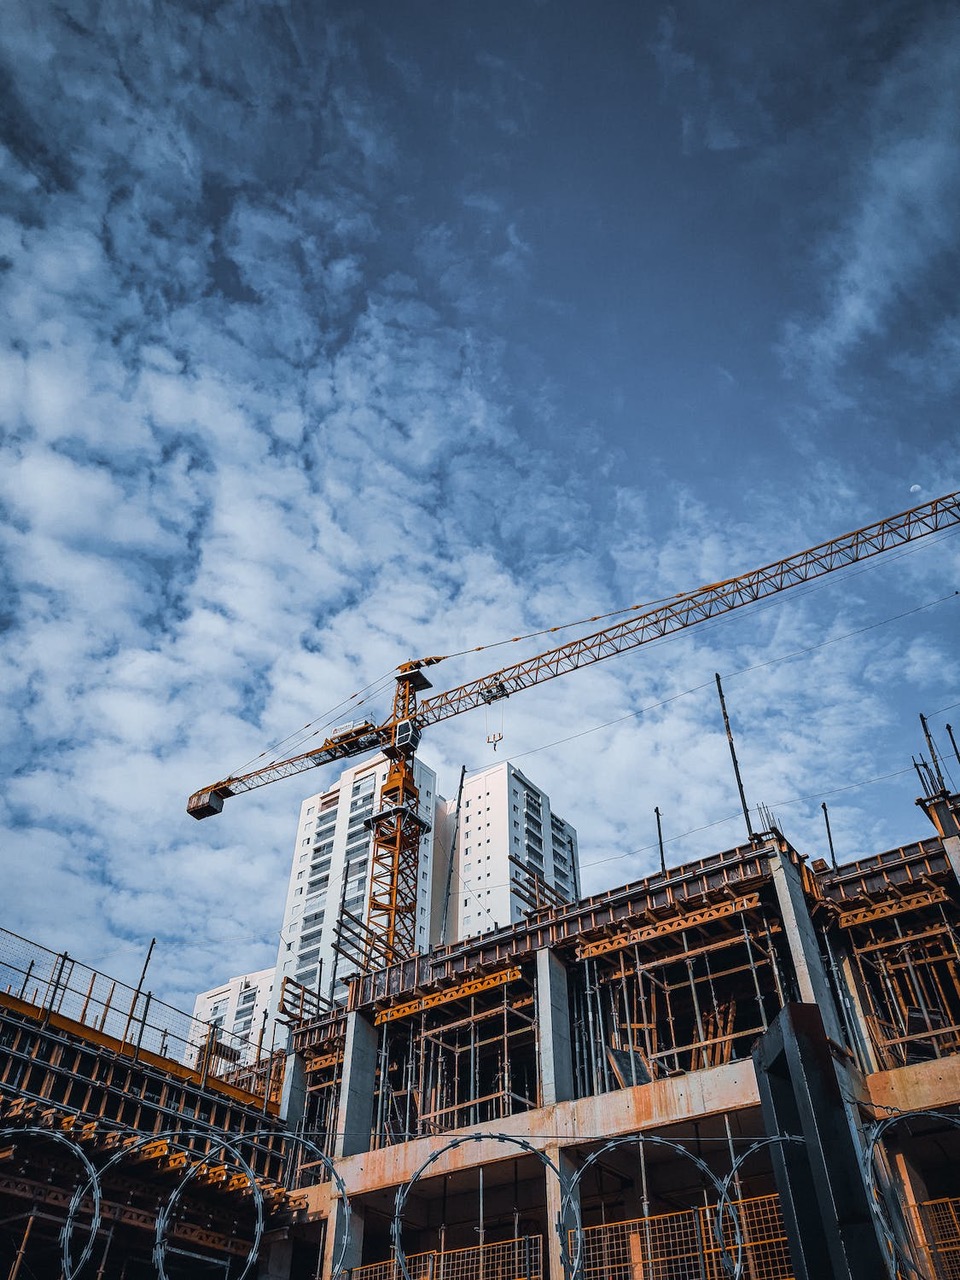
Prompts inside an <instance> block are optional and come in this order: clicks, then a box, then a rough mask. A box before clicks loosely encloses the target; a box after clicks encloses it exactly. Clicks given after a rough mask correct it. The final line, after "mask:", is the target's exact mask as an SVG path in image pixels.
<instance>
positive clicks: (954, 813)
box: [917, 795, 960, 880]
mask: <svg viewBox="0 0 960 1280" xmlns="http://www.w3.org/2000/svg"><path fill="white" fill-rule="evenodd" d="M917 804H918V805H919V806H920V808H921V809H922V810H923V811H924V813H925V814H926V815H927V817H928V818H929V819H930V821H931V822H932V823H933V825H934V826H935V827H936V829H937V833H938V835H939V836H940V839H941V840H942V841H943V849H944V852H945V853H946V855H947V859H948V861H949V863H950V866H951V867H952V868H953V874H954V875H955V876H956V877H957V879H958V880H960V796H946V795H940V796H934V798H933V799H932V800H918V801H917Z"/></svg>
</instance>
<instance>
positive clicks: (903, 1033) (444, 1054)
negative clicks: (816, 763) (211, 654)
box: [0, 494, 960, 1280]
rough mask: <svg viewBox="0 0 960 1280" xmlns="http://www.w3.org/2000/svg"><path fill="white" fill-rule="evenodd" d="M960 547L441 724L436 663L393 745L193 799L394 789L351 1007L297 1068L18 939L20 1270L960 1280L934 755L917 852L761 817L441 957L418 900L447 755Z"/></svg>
mask: <svg viewBox="0 0 960 1280" xmlns="http://www.w3.org/2000/svg"><path fill="white" fill-rule="evenodd" d="M958 522H960V498H958V495H956V494H954V495H950V496H949V497H947V498H944V499H938V500H937V501H936V502H935V503H932V504H926V505H925V506H924V507H923V508H916V509H914V510H913V511H911V512H907V513H903V515H901V516H898V517H894V518H892V519H891V520H888V521H884V522H881V523H880V524H878V525H875V526H870V527H869V528H868V529H866V530H858V531H857V532H856V533H854V534H849V535H844V537H843V538H842V539H835V540H834V541H833V542H831V543H829V544H821V546H819V547H816V548H813V549H812V550H811V551H809V552H804V553H801V555H799V556H795V557H792V558H791V559H790V560H789V561H780V562H777V564H775V565H771V566H767V567H766V568H765V569H764V570H759V571H757V572H756V573H755V574H752V575H746V576H745V577H742V578H738V579H731V580H729V581H727V582H724V583H719V584H713V585H712V586H710V587H707V588H702V589H700V591H698V592H691V593H689V594H687V595H685V596H682V597H676V598H675V599H673V600H671V601H670V602H668V604H667V605H665V606H660V607H658V609H656V610H651V611H647V612H645V613H643V614H641V615H640V616H639V617H634V618H632V619H631V620H630V621H629V622H628V623H621V624H618V625H617V627H615V628H607V629H605V630H604V631H601V632H598V633H595V634H594V635H593V636H590V637H587V638H585V639H584V640H580V641H577V642H574V643H573V644H571V645H567V646H562V647H561V648H559V649H555V650H551V651H550V652H549V653H547V654H542V655H539V657H538V658H536V659H533V660H531V661H529V662H527V663H523V664H517V665H516V666H515V667H511V668H504V669H502V670H501V671H499V672H496V673H493V675H492V676H488V677H483V678H482V679H481V680H478V681H475V682H473V683H472V684H470V685H466V686H460V687H458V688H457V689H454V690H450V691H448V692H447V693H444V694H440V695H437V696H434V697H432V698H427V699H421V698H420V695H421V694H422V693H424V691H425V690H426V689H427V688H429V685H428V682H427V680H426V677H425V676H424V675H423V668H424V667H427V666H430V665H432V664H434V663H435V662H437V661H439V659H421V660H418V661H416V662H414V663H407V664H404V666H403V667H401V668H399V674H398V676H397V690H396V694H395V701H394V708H393V713H392V716H391V717H390V718H389V719H387V720H385V721H384V722H383V723H381V724H375V723H374V722H365V723H364V724H363V725H361V726H359V727H352V728H351V730H350V732H349V733H347V734H339V735H337V736H336V737H332V738H329V739H328V740H327V741H326V742H325V743H324V744H323V746H322V747H320V748H318V749H317V750H315V751H313V752H310V753H305V754H304V755H302V756H299V757H295V758H292V759H290V760H285V761H278V762H274V763H272V764H271V765H269V766H267V767H265V768H261V769H258V770H257V771H256V773H255V774H249V775H245V776H244V777H241V778H227V779H224V780H223V781H222V782H219V783H216V784H213V785H212V786H210V787H205V788H203V789H202V790H201V791H199V792H197V793H195V795H194V796H192V797H191V799H190V803H189V811H190V812H191V813H192V814H193V815H194V816H195V817H206V816H210V815H212V814H215V813H218V812H219V811H220V809H222V807H223V803H224V800H226V799H228V798H230V797H231V796H234V795H238V794H240V793H242V792H243V791H245V790H249V789H251V788H252V787H254V786H259V785H263V784H264V783H266V782H271V781H273V780H275V779H277V778H281V777H286V776H289V775H290V774H294V773H297V772H300V771H301V770H305V769H307V768H312V767H315V766H316V764H318V763H324V762H325V761H327V760H329V761H336V760H343V759H347V758H349V757H351V756H353V755H357V754H359V753H361V752H364V751H366V752H369V751H371V750H374V749H376V750H380V751H382V752H383V753H384V755H385V756H386V757H387V759H388V761H389V762H390V767H389V772H388V775H387V781H386V783H385V784H384V786H383V789H382V793H381V795H380V797H379V809H378V811H377V812H376V813H375V814H374V815H373V816H372V817H371V819H370V833H371V836H370V839H371V848H372V851H373V852H372V859H373V861H372V870H371V876H370V893H369V901H368V904H367V911H366V913H365V914H364V915H363V916H362V917H361V916H360V915H356V916H354V915H352V914H351V913H350V912H342V917H343V918H342V927H341V933H340V938H341V949H342V952H343V956H344V959H345V961H347V962H348V963H349V966H350V968H351V970H352V972H351V974H350V976H349V978H348V980H347V983H346V986H347V996H346V1000H345V1002H333V1001H331V1000H329V999H326V998H324V997H323V996H322V995H320V994H319V993H318V991H317V990H315V989H312V988H307V987H305V986H302V985H299V984H298V983H296V982H295V981H291V980H286V981H285V982H284V984H283V989H282V992H281V996H280V1011H281V1016H282V1018H283V1020H284V1023H285V1026H286V1027H287V1028H288V1030H289V1041H288V1043H287V1045H286V1046H285V1047H284V1049H283V1050H282V1051H276V1052H270V1051H269V1050H268V1049H267V1048H266V1046H265V1043H264V1041H263V1039H262V1037H260V1039H259V1040H258V1039H257V1038H256V1036H254V1037H253V1039H252V1040H249V1041H247V1042H245V1043H234V1042H232V1040H231V1038H230V1036H229V1035H225V1034H224V1033H223V1032H222V1030H221V1029H219V1028H216V1027H211V1026H205V1025H202V1024H200V1025H198V1024H197V1022H196V1020H195V1019H192V1018H191V1017H190V1016H188V1015H186V1014H181V1013H179V1012H178V1011H176V1010H174V1009H171V1008H169V1007H168V1006H166V1005H163V1004H161V1003H160V1002H159V1001H155V1000H154V999H153V998H152V996H151V994H150V993H149V992H146V991H144V990H143V984H142V982H141V984H139V985H138V986H136V987H130V986H125V985H123V984H122V983H119V982H116V981H113V980H112V979H110V978H109V977H107V976H106V975H104V974H101V973H98V972H96V971H94V970H92V969H90V968H88V967H86V966H84V965H83V964H82V963H80V962H79V961H77V960H76V959H74V958H73V957H70V956H68V955H67V954H66V953H59V954H58V953H56V952H54V951H51V950H47V949H45V948H43V947H41V946H39V945H37V944H35V943H32V942H29V941H28V940H26V939H23V938H20V937H18V936H16V935H15V934H12V933H8V932H6V931H0V1276H6V1277H7V1280H30V1278H32V1277H41V1278H45V1277H51V1278H54V1277H58V1276H62V1277H64V1280H73V1278H74V1277H81V1276H89V1277H96V1280H135V1278H138V1277H153V1276H157V1277H161V1278H162V1277H170V1278H171V1280H173V1278H174V1277H184V1278H186V1277H202V1276H207V1275H209V1276H221V1277H226V1278H227V1280H245V1278H246V1277H258V1278H259V1280H335V1278H336V1277H350V1280H400V1278H401V1277H404V1278H406V1280H576V1278H582V1280H721V1278H723V1277H733V1278H734V1280H736V1278H738V1277H745V1278H746V1277H749V1278H750V1280H831V1278H835V1280H854V1278H856V1280H875V1278H876V1277H882V1276H890V1277H904V1278H906V1277H912V1276H919V1277H923V1278H925V1280H952V1278H953V1277H960V1174H958V1172H957V1170H958V1168H960V935H958V928H960V795H958V794H957V793H956V791H955V789H954V788H953V787H952V786H951V785H950V783H949V769H948V768H947V763H946V759H945V758H944V757H943V756H942V755H939V754H938V751H937V748H936V745H935V743H934V741H933V739H932V737H931V736H930V735H929V733H927V738H926V745H927V752H928V754H927V756H926V757H924V758H921V760H920V761H919V762H916V763H917V774H918V778H919V781H920V784H921V789H922V792H923V794H922V795H921V796H920V797H919V799H918V801H917V804H918V806H919V808H920V811H921V814H922V815H923V816H922V817H921V816H920V815H919V814H918V824H922V825H923V830H922V831H920V832H919V833H918V838H917V840H916V841H915V842H913V843H911V844H908V845H905V846H904V847H900V848H894V849H887V850H881V851H878V852H876V853H873V854H870V855H869V856H862V857H859V858H857V859H856V860H854V861H851V862H846V863H843V864H840V865H838V864H837V862H836V860H835V858H834V856H833V850H832V846H828V847H827V848H825V849H822V850H809V849H807V850H798V849H795V848H794V847H792V845H791V844H790V842H789V841H788V840H787V839H786V838H785V836H784V835H783V833H782V832H781V831H780V830H779V829H778V828H777V826H776V824H775V822H774V821H773V820H772V819H771V818H770V815H768V814H765V813H763V812H762V811H761V820H759V821H757V822H754V823H751V820H750V811H749V810H748V809H747V806H746V803H745V801H744V818H745V822H746V834H745V839H744V842H743V843H742V844H740V845H738V846H737V847H735V848H731V849H725V850H722V851H719V852H715V853H713V854H711V855H710V856H707V857H704V858H701V859H698V860H695V861H692V862H688V863H686V864H685V865H681V866H675V867H670V866H667V865H666V862H665V861H661V867H660V868H659V869H658V870H657V871H656V872H654V873H653V874H651V875H648V876H646V877H645V878H643V879H641V880H638V881H636V882H634V883H631V884H628V885H625V886H622V887H619V888H615V889H609V890H606V891H604V892H602V893H598V894H595V895H593V896H591V897H587V898H583V899H580V900H578V901H564V900H561V899H560V898H558V897H557V895H556V894H553V895H549V894H545V895H543V896H541V895H539V894H537V893H534V892H531V894H530V901H529V910H528V911H527V913H526V915H525V917H524V918H523V919H522V920H520V921H519V922H517V923H514V924H511V925H509V926H505V927H502V928H498V929H494V930H491V931H489V932H486V933H482V934H479V935H477V936H474V937H468V938H464V939H462V940H459V941H455V942H451V943H449V944H447V945H443V946H438V947H434V948H432V949H429V950H424V951H418V950H416V948H415V947H414V946H413V929H412V911H411V906H410V903H411V901H415V898H414V897H413V896H412V894H411V892H410V884H411V880H412V879H414V878H415V877H416V875H417V871H418V865H417V857H416V851H417V849H418V845H419V840H420V837H421V828H422V819H421V818H420V817H419V807H418V795H417V791H416V787H415V785H414V783H413V771H412V761H413V757H414V753H415V752H416V750H417V747H418V744H419V738H420V733H421V731H422V730H423V729H424V728H425V727H426V726H428V725H429V724H431V723H433V722H434V721H436V720H439V719H441V718H443V717H444V716H446V715H453V714H458V713H459V712H460V711H463V710H467V709H469V708H470V707H471V706H475V705H481V704H485V703H489V702H491V701H495V700H497V699H499V698H502V697H506V696H508V695H510V694H512V693H514V692H517V691H519V690H520V689H522V688H525V687H527V686H529V685H531V684H534V683H537V682H539V681H541V680H544V679H549V678H552V677H553V676H556V675H560V674H563V673H564V672H566V671H570V670H573V669H574V668H575V667H577V666H580V665H586V664H587V663H588V662H590V661H596V660H599V659H600V658H604V657H607V656H611V655H612V654H614V653H617V652H621V651H622V650H623V649H625V648H630V647H633V646H634V645H637V644H642V643H644V640H645V639H649V638H655V637H657V636H660V635H663V634H665V633H666V632H667V631H669V630H671V629H679V628H681V627H685V626H689V625H693V624H695V623H696V622H697V621H699V620H700V619H702V618H705V617H710V616H715V615H716V614H718V613H722V612H724V611H726V610H729V609H733V608H737V607H739V606H740V605H742V604H747V603H750V602H752V601H754V600H757V599H759V598H762V597H763V596H764V595H769V594H773V593H774V592H778V591H782V590H784V589H786V588H787V587H789V586H791V585H793V584H794V583H795V582H800V581H806V580H809V578H811V577H815V576H818V575H819V574H822V573H828V572H831V571H833V570H834V569H836V568H839V567H842V566H843V565H846V564H849V563H851V562H853V561H855V560H858V559H862V558H865V557H867V556H870V555H874V554H878V553H879V552H881V551H883V550H885V549H887V548H888V547H889V546H893V545H898V543H901V542H905V541H908V540H911V539H912V538H915V537H920V536H923V535H924V534H926V533H929V532H932V531H934V530H936V529H941V528H944V527H947V526H950V525H955V524H957V523H958ZM718 688H719V680H718ZM721 698H722V690H721ZM724 713H725V707H724ZM924 728H925V730H926V725H924ZM947 729H948V732H949V733H950V741H951V745H952V746H953V749H954V754H955V755H956V756H957V764H958V765H960V753H957V751H956V744H955V741H954V739H953V735H952V731H951V730H950V728H949V726H947ZM730 745H731V756H732V761H733V764H734V768H735V770H736V768H737V766H736V755H735V751H734V747H733V739H732V736H731V737H730ZM737 779H738V782H739V772H737ZM740 791H741V798H742V797H743V788H742V785H741V787H740ZM517 870H518V874H519V873H520V868H518V869H517ZM527 874H528V880H527V883H528V884H534V883H535V881H536V876H535V874H533V873H531V872H529V871H528V873H527Z"/></svg>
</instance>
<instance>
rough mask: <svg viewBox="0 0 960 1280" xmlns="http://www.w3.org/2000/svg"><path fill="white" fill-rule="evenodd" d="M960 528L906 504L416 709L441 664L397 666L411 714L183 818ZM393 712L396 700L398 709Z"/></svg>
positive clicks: (248, 781) (331, 742)
mask: <svg viewBox="0 0 960 1280" xmlns="http://www.w3.org/2000/svg"><path fill="white" fill-rule="evenodd" d="M958 524H960V493H949V494H946V495H945V496H944V497H942V498H935V499H934V500H933V501H931V502H927V503H923V504H922V505H920V506H917V507H913V508H911V509H910V510H909V511H904V512H901V513H900V514H899V515H895V516H889V517H887V518H886V519H885V520H880V521H878V522H877V523H876V524H872V525H867V526H865V527H864V528H862V529H856V530H854V531H853V532H852V533H845V534H843V535H841V536H840V537H839V538H833V539H831V540H829V541H827V542H822V543H819V544H818V545H817V546H815V547H811V548H810V549H809V550H807V551H801V552H798V553H797V554H796V555H792V556H788V557H786V558H785V559H783V560H777V561H775V562H773V563H772V564H768V565H764V566H763V567H762V568H760V569H754V570H751V571H750V572H749V573H744V574H741V575H739V576H738V577H735V578H728V579H726V580H724V581H723V582H714V583H711V584H709V585H708V586H704V587H700V588H698V589H697V590H696V591H691V592H684V593H681V594H679V595H677V596H674V597H672V598H671V599H669V600H667V601H665V602H664V603H661V604H658V605H656V606H654V607H653V608H650V609H646V610H645V611H643V612H637V611H636V610H637V609H638V608H639V606H634V608H633V609H632V610H631V612H632V613H633V614H634V616H633V617H631V618H628V619H627V620H626V621H623V622H618V623H616V624H614V625H613V626H611V627H605V628H603V629H602V630H600V631H596V632H594V633H593V634H592V635H587V636H581V637H580V638H579V639H577V640H572V641H570V642H568V643H567V644H564V645H560V646H558V647H557V648H554V649H550V650H547V652H545V653H541V654H537V655H536V656H535V657H533V658H528V659H526V660H525V661H523V662H518V663H514V664H513V665H512V666H509V667H503V668H501V670H499V671H493V672H489V673H488V674H487V675H485V676H481V677H479V678H478V679H476V680H471V681H468V682H467V683H466V684H463V685H459V686H458V687H456V688H454V689H448V690H447V691H446V692H445V693H439V694H436V695H434V696H433V697H432V698H425V699H424V700H423V701H422V702H420V704H419V706H417V705H416V696H417V694H418V693H420V692H423V691H424V689H425V688H427V687H429V686H428V684H427V681H426V680H425V679H424V677H423V675H422V674H421V672H420V670H419V668H420V667H421V666H427V665H433V664H434V663H436V662H439V661H440V659H439V658H429V659H421V660H419V661H415V662H408V663H404V664H403V665H402V666H401V667H400V668H398V671H399V675H398V677H397V680H398V691H400V692H401V693H402V695H403V698H402V701H403V702H404V705H406V706H407V707H408V711H407V713H406V714H405V715H403V716H400V715H398V714H397V712H396V710H395V712H394V715H393V716H392V717H391V718H389V719H387V720H385V721H383V723H381V724H379V725H374V724H372V723H370V722H369V721H365V722H363V724H361V725H350V726H348V727H347V726H345V727H344V730H343V731H342V732H340V733H338V732H337V731H336V730H335V731H334V732H333V734H332V735H331V736H330V737H328V738H327V739H326V740H325V741H324V742H323V743H322V744H321V745H320V746H319V747H317V748H316V749H314V750H311V751H306V752H302V753H300V754H299V755H296V756H292V757H291V758H289V759H287V760H279V761H272V762H271V763H270V764H267V765H264V766H261V767H260V768H258V769H255V770H252V771H251V772H249V773H245V774H242V775H240V776H238V777H231V778H226V779H224V780H223V781H222V782H218V783H214V784H213V785H212V786H208V787H205V788H203V789H202V790H201V791H198V792H195V793H194V795H192V796H191V797H190V801H189V802H188V805H187V811H188V812H189V813H191V814H192V815H193V816H194V817H197V818H203V817H208V816H210V815H211V814H213V813H219V811H220V810H221V809H222V808H223V800H224V799H226V798H227V797H229V796H232V795H236V794H238V793H240V792H242V791H251V790H253V789H254V788H255V787H261V786H264V785H266V784H267V783H269V782H274V781H277V780H278V779H280V778H285V777H290V776H291V775H292V774H295V773H300V772H303V771H304V770H307V769H312V768H316V767H317V766H318V765H322V764H326V763H328V762H330V761H334V760H343V759H348V758H351V757H353V756H357V755H361V754H363V753H364V752H366V751H370V750H374V749H376V748H379V749H381V750H387V751H390V750H391V749H393V748H394V747H395V746H399V748H400V750H401V751H402V752H407V751H410V754H412V751H415V750H416V746H417V742H418V740H419V731H420V730H421V729H423V728H424V727H426V726H427V725H429V724H435V723H437V722H438V721H440V720H446V719H449V718H450V717H451V716H455V715H459V714H461V713H462V712H464V711H470V710H472V709H473V708H474V707H479V706H483V705H489V704H491V703H493V702H497V701H499V700H500V699H502V698H507V697H509V696H510V695H511V694H514V693H518V692H520V690H522V689H528V688H530V687H531V686H533V685H536V684H541V683H543V682H545V681H547V680H552V679H554V678H555V677H557V676H561V675H565V674H566V673H568V672H570V671H575V670H577V669H579V668H581V667H585V666H589V665H590V664H591V663H594V662H600V661H602V660H603V659H605V658H611V657H614V656H615V655H616V654H619V653H624V652H626V651H627V650H629V649H634V648H636V647H638V646H639V645H642V644H647V643H649V642H650V641H651V640H656V639H660V638H661V637H663V636H666V635H670V634H672V633H673V632H676V631H680V630H682V629H683V628H685V627H690V626H694V625H696V624H697V623H699V622H704V621H706V620H707V619H709V618H713V617H716V616H717V615H719V614H722V613H728V612H730V611H732V610H734V609H738V608H740V607H742V606H743V605H747V604H752V603H754V602H755V601H757V600H762V599H764V598H765V597H767V596H771V595H775V594H776V593H777V592H780V591H786V590H789V588H790V587H793V586H797V585H799V584H800V583H803V582H809V581H810V580H811V579H813V578H818V577H821V576H822V575H824V574H827V573H832V572H834V571H835V570H837V569H842V568H845V567H846V566H848V565H851V564H855V563H856V562H857V561H860V560H866V559H868V558H869V557H870V556H875V555H878V554H880V553H881V552H883V551H887V550H889V549H890V548H891V547H895V546H901V545H902V544H903V543H906V542H911V541H913V540H914V539H915V538H921V537H924V536H926V535H927V534H930V533H935V532H937V531H938V530H941V529H945V528H948V527H949V526H951V525H958ZM397 705H398V706H399V703H398V704H397ZM403 722H406V726H407V727H406V728H404V730H403V737H404V741H403V743H398V741H397V733H398V730H399V729H400V724H401V723H403Z"/></svg>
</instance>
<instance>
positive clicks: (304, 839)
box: [300, 836, 310, 844]
mask: <svg viewBox="0 0 960 1280" xmlns="http://www.w3.org/2000/svg"><path fill="white" fill-rule="evenodd" d="M300 843H301V844H309V843H310V837H309V836H304V838H303V839H302V840H301V841H300Z"/></svg>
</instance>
